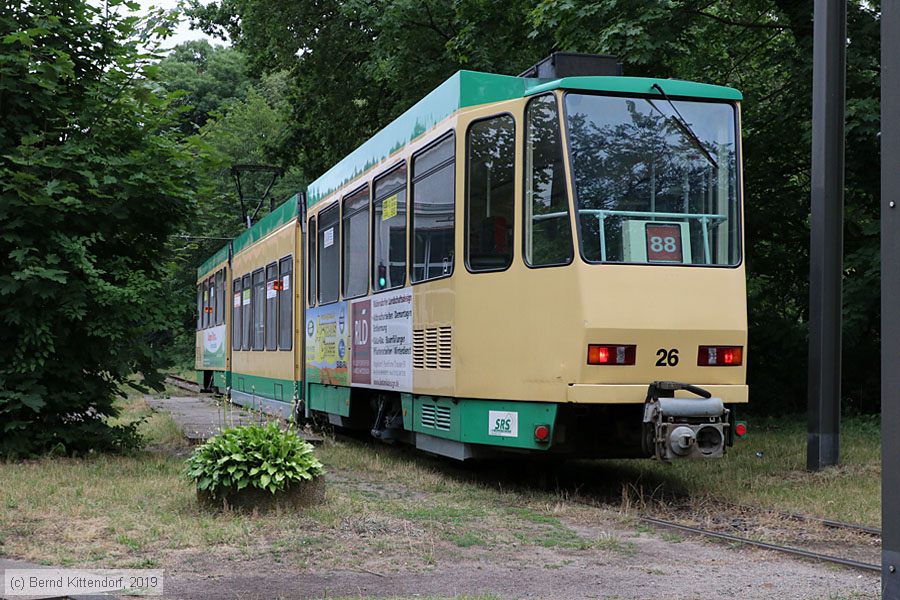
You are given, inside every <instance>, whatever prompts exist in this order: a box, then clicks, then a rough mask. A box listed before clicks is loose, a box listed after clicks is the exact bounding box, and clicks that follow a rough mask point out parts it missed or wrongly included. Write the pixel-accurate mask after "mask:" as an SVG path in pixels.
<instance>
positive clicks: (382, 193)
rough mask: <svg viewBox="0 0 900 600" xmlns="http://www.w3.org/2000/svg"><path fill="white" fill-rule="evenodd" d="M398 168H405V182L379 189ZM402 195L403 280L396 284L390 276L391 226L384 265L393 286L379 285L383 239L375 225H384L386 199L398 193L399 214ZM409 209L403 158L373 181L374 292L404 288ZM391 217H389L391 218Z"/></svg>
mask: <svg viewBox="0 0 900 600" xmlns="http://www.w3.org/2000/svg"><path fill="white" fill-rule="evenodd" d="M399 171H402V173H403V177H402V181H403V183H402V184H400V185H395V186H394V187H387V188H383V187H382V188H379V185H383V182H384V181H385V180H387V179H388V178H390V177H393V176H395V175H397V174H398V172H399ZM400 194H403V231H402V232H401V235H400V236H399V237H400V240H401V244H400V247H401V249H402V258H403V265H402V267H400V268H399V269H398V273H399V275H400V280H399V282H397V283H394V282H393V278H392V277H391V276H390V273H391V249H392V248H393V245H392V239H391V235H390V229H388V235H387V260H388V264H387V265H385V275H386V278H385V279H386V280H389V281H390V282H391V284H392V285H385V287H380V285H379V273H378V266H379V265H377V264H376V260H377V259H378V252H377V250H378V248H376V247H375V245H376V240H378V239H381V238H380V237H379V236H378V235H376V234H377V233H380V231H378V232H376V230H375V229H376V227H379V228H380V227H381V224H382V223H384V222H385V219H384V218H383V215H384V202H385V201H386V200H388V199H389V198H391V197H393V196H397V203H398V209H397V213H398V214H399V213H400V210H399V202H400V198H399V196H400ZM408 212H409V168H408V165H407V163H406V160H403V161H401V162H399V163H397V164H395V165H393V166H391V167H390V168H389V169H387V170H385V171H384V172H383V173H381V174H379V175H378V176H377V177H375V178H374V179H373V180H372V230H371V237H372V240H371V249H372V257H371V262H372V266H371V276H372V293H373V294H379V293H381V292H386V291H389V290H396V289H399V288H402V287H404V286H405V285H406V281H407V274H406V271H407V268H408V266H409V260H408V259H409V248H408V246H407V235H408V233H409V226H408V224H407V215H408ZM390 218H392V217H389V218H388V219H387V220H390Z"/></svg>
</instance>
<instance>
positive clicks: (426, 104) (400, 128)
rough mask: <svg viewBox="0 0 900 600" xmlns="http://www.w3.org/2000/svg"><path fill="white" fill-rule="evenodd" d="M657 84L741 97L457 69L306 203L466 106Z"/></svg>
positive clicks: (635, 82)
mask: <svg viewBox="0 0 900 600" xmlns="http://www.w3.org/2000/svg"><path fill="white" fill-rule="evenodd" d="M654 84H659V85H660V86H661V87H662V88H663V89H664V90H666V94H667V95H668V96H688V97H693V98H707V99H712V100H728V101H736V100H741V99H742V96H741V93H740V92H739V91H738V90H735V89H733V88H728V87H723V86H719V85H710V84H706V83H695V82H692V81H681V80H677V79H653V78H647V77H609V76H597V77H563V78H562V79H554V80H549V81H548V80H546V79H530V78H524V77H514V76H511V75H496V74H491V73H479V72H477V71H457V72H456V73H455V74H454V75H452V76H451V77H450V78H449V79H447V80H446V81H445V82H444V83H442V84H441V85H439V86H438V87H437V88H435V89H434V90H432V91H431V93H429V94H428V95H427V96H425V97H424V98H422V99H421V100H419V101H418V102H417V103H416V104H414V105H413V106H412V107H411V108H410V109H409V110H407V111H406V112H404V113H403V114H402V115H400V116H399V117H397V118H396V119H394V121H392V122H391V123H390V124H388V125H387V126H386V127H384V128H383V129H382V130H381V131H379V132H378V133H376V134H375V135H373V136H372V137H371V138H369V139H368V140H366V141H365V142H364V143H363V144H362V145H361V146H359V147H358V148H356V150H354V151H353V152H351V153H350V154H348V155H347V156H345V157H344V158H343V159H342V160H341V161H340V162H338V163H337V164H336V165H334V166H333V167H331V169H329V170H328V171H327V172H326V173H325V174H324V175H322V176H321V177H319V178H318V179H316V180H315V181H313V182H312V183H311V184H310V185H309V187H308V188H307V190H306V198H307V205H308V206H313V205H314V204H316V203H317V202H319V201H321V200H322V199H324V198H326V197H328V196H329V195H331V194H332V193H334V192H335V191H337V190H338V189H340V188H341V187H343V186H344V185H345V184H347V183H349V182H350V181H353V180H354V179H355V178H357V177H358V176H360V175H362V174H363V173H365V172H366V171H368V170H369V169H371V168H372V167H374V166H376V165H378V164H380V163H381V162H383V161H384V160H386V159H387V158H388V157H389V156H391V155H392V154H393V153H394V152H396V151H398V150H400V149H401V148H403V147H404V146H406V144H409V143H410V142H412V141H414V140H415V139H417V138H418V137H420V136H421V135H423V134H424V133H426V132H427V131H429V130H431V129H432V128H434V127H435V126H436V125H437V124H438V123H440V122H441V121H443V120H444V119H446V118H447V117H449V116H451V115H452V114H453V113H455V112H457V111H458V110H460V109H462V108H467V107H470V106H477V105H479V104H488V103H491V102H502V101H504V100H513V99H515V98H523V97H527V96H532V95H535V94H540V93H542V92H546V91H550V90H556V89H567V90H584V91H598V92H613V93H626V94H647V95H652V96H659V95H660V94H659V92H657V91H656V90H655V89H653V85H654Z"/></svg>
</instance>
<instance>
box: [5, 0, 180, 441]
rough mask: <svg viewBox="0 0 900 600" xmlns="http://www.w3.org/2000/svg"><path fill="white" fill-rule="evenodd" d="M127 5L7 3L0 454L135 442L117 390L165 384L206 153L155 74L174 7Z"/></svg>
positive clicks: (41, 0) (42, 0) (44, 0)
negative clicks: (157, 42) (193, 143)
mask: <svg viewBox="0 0 900 600" xmlns="http://www.w3.org/2000/svg"><path fill="white" fill-rule="evenodd" d="M124 8H125V7H124V5H123V3H122V2H120V1H117V0H112V1H110V2H109V3H108V10H107V9H105V8H104V9H102V10H101V9H100V8H96V7H95V6H94V5H92V4H89V3H86V2H82V1H78V0H65V1H52V2H51V1H49V0H37V1H34V2H29V3H24V4H22V3H13V4H9V3H7V5H6V8H5V9H4V11H3V12H0V106H2V107H3V119H2V121H0V257H2V258H0V303H2V304H0V331H2V334H0V455H10V454H13V455H27V454H31V453H37V452H42V451H46V450H49V449H54V450H61V451H65V452H69V453H74V452H84V451H88V450H105V449H122V448H126V447H130V446H133V445H134V444H135V443H137V436H136V435H135V430H134V427H133V426H127V425H117V426H110V425H109V424H107V422H106V420H107V417H109V416H112V415H115V414H116V409H115V408H114V407H113V398H114V397H115V396H116V394H120V393H121V392H120V389H121V386H122V385H132V386H136V385H139V384H136V383H134V380H129V379H128V376H129V375H131V374H133V373H136V372H140V373H143V375H144V377H143V385H146V386H149V387H157V388H159V387H161V382H162V378H161V376H160V375H159V374H158V373H157V368H159V367H161V366H164V365H165V362H166V345H167V343H168V341H169V340H170V339H171V333H170V331H171V323H172V320H173V311H172V308H171V303H170V302H169V300H168V297H169V296H170V295H171V294H172V293H173V291H174V290H173V289H172V286H171V284H172V270H171V262H170V261H171V260H172V254H171V252H170V250H169V245H168V240H169V237H170V236H171V235H172V233H174V232H175V231H177V229H178V228H180V226H181V224H182V223H184V222H185V220H186V219H187V218H188V217H189V215H190V214H191V213H192V211H193V209H194V190H195V184H194V181H193V178H192V171H193V168H194V166H195V165H196V163H197V157H196V156H195V155H193V154H192V153H190V152H188V151H187V150H186V149H185V148H184V147H183V146H181V145H180V144H179V141H178V136H177V129H176V122H175V120H174V116H175V115H174V113H173V111H172V110H171V108H170V106H169V103H168V99H167V98H166V97H163V96H160V95H158V94H156V93H155V92H154V89H155V86H154V85H153V83H152V81H151V80H150V79H151V78H152V77H153V75H154V71H153V68H152V66H151V65H150V64H149V63H148V59H150V58H152V55H151V54H148V53H147V51H146V50H144V48H147V47H152V45H153V39H154V37H155V36H157V35H159V34H160V33H164V32H165V31H166V30H167V27H168V23H167V20H166V17H165V15H162V14H159V13H157V14H154V15H152V16H151V17H150V18H149V19H147V20H145V21H140V20H138V19H136V18H133V17H127V18H126V17H122V16H120V15H119V11H122V10H124Z"/></svg>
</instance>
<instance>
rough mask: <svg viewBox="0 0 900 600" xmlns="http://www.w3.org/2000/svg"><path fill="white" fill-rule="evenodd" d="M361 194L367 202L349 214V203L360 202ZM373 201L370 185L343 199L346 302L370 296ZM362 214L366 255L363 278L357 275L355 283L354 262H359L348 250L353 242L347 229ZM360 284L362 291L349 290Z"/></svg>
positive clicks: (342, 263) (342, 231) (344, 292)
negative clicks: (370, 219)
mask: <svg viewBox="0 0 900 600" xmlns="http://www.w3.org/2000/svg"><path fill="white" fill-rule="evenodd" d="M361 192H363V193H364V195H365V202H364V203H363V204H362V205H360V206H358V207H356V208H353V209H351V211H350V212H349V213H348V212H347V205H348V203H349V202H354V201H358V199H359V198H360V197H362V194H361ZM371 200H372V197H371V194H370V190H369V184H368V183H366V184H364V185H362V186H360V187H359V188H357V189H355V190H354V191H352V192H350V193H349V194H346V195H345V196H344V197H343V199H342V200H341V294H342V297H343V298H344V299H345V300H350V299H352V298H361V297H363V296H366V295H368V293H369V274H368V271H369V239H368V236H369V216H370V215H371ZM361 213H365V215H366V223H365V227H364V228H363V229H364V231H365V233H366V244H365V248H366V250H365V252H366V254H365V257H364V258H363V260H362V263H363V265H362V271H361V272H360V275H362V277H359V276H358V275H357V278H358V279H359V281H356V282H353V281H350V277H351V276H352V275H353V270H352V267H353V266H354V261H355V260H358V259H354V258H353V253H352V251H348V250H352V249H348V248H347V245H348V243H352V241H353V240H352V238H351V237H350V236H349V235H347V234H348V231H347V229H348V228H349V225H350V224H351V222H352V219H353V217H355V216H357V215H359V214H361ZM350 233H351V234H352V233H353V230H351V231H350ZM348 263H349V265H350V267H351V268H350V269H348V268H347V267H348ZM360 283H361V284H362V286H363V290H362V291H358V292H356V290H355V289H353V290H351V289H348V288H353V287H355V286H356V285H360ZM352 292H356V293H352Z"/></svg>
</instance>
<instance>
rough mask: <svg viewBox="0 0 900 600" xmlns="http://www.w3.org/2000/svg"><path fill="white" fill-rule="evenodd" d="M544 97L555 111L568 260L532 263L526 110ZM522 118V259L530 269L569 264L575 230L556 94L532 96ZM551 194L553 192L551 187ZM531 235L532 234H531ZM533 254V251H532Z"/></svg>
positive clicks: (531, 202)
mask: <svg viewBox="0 0 900 600" xmlns="http://www.w3.org/2000/svg"><path fill="white" fill-rule="evenodd" d="M545 98H550V99H551V100H553V104H554V108H555V112H556V142H557V145H558V147H559V162H560V165H561V166H560V169H561V173H560V177H559V179H560V181H561V182H562V186H563V190H562V196H563V199H564V201H565V205H566V218H565V222H566V227H567V228H568V232H569V255H568V260H566V261H564V262H555V263H544V264H534V263H533V262H532V261H531V260H529V257H528V237H529V236H528V227H529V223H528V211H529V209H530V207H531V206H533V200H532V199H531V198H530V197H529V192H528V190H529V188H528V178H529V175H530V172H529V171H530V169H529V166H528V165H529V161H528V130H529V120H528V110H529V108H531V106H532V104H534V103H536V102H539V101H541V100H543V99H545ZM523 115H524V120H523V123H522V127H523V130H522V139H523V142H524V143H523V144H522V178H523V179H522V260H523V261H524V262H525V265H526V266H527V267H528V268H530V269H546V268H552V267H565V266H568V265H571V264H572V263H573V262H574V261H575V240H574V235H575V231H574V230H573V227H572V204H571V202H570V201H569V177H568V176H567V175H566V168H565V157H566V148H565V145H564V143H563V136H562V128H563V120H562V119H563V118H564V117H563V115H562V113H561V112H560V103H559V99H558V98H557V97H556V94H554V93H553V92H549V93H546V94H540V95H538V96H534V97H533V98H531V99H530V100H529V101H528V103H527V104H526V105H525V111H524V113H523ZM550 193H551V196H552V194H553V192H552V188H551V192H550ZM532 237H533V235H532ZM532 254H533V252H532ZM532 258H534V257H533V256H532Z"/></svg>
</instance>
